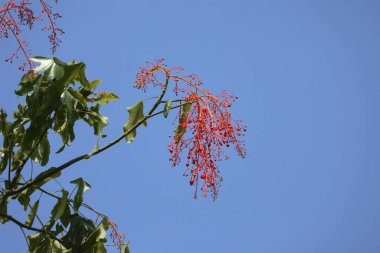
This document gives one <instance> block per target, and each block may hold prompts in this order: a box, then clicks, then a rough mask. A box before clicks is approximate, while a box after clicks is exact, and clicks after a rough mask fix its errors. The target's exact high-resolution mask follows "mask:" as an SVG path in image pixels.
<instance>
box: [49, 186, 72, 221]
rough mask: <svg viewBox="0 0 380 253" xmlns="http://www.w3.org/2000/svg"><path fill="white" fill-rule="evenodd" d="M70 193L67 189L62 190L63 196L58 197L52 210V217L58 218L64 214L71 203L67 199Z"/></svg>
mask: <svg viewBox="0 0 380 253" xmlns="http://www.w3.org/2000/svg"><path fill="white" fill-rule="evenodd" d="M68 195H69V193H68V192H67V191H65V190H62V198H60V199H58V202H57V204H56V205H55V206H54V208H53V210H52V211H51V219H52V220H58V219H59V218H61V216H62V215H63V214H64V212H65V210H66V208H67V206H68V205H69V203H68V201H67V197H68Z"/></svg>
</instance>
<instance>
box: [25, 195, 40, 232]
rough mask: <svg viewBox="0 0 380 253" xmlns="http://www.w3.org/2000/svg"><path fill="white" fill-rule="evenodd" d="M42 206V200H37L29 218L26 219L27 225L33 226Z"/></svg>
mask: <svg viewBox="0 0 380 253" xmlns="http://www.w3.org/2000/svg"><path fill="white" fill-rule="evenodd" d="M39 205H40V200H37V201H36V202H35V203H34V204H33V206H32V207H31V208H30V212H29V214H28V218H27V219H26V222H25V225H27V226H32V225H33V221H34V218H35V217H36V214H37V210H38V206H39Z"/></svg>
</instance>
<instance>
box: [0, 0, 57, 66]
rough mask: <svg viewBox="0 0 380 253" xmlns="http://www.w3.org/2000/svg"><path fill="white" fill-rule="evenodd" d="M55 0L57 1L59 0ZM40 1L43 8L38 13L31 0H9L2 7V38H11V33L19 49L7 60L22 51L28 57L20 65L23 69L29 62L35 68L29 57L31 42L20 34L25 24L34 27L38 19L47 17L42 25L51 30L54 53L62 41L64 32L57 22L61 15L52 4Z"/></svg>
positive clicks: (8, 59)
mask: <svg viewBox="0 0 380 253" xmlns="http://www.w3.org/2000/svg"><path fill="white" fill-rule="evenodd" d="M54 1H55V2H57V0H54ZM36 2H37V1H36ZM38 2H39V5H40V6H41V10H40V11H39V12H38V13H36V12H35V11H34V10H33V9H34V8H33V4H32V1H31V0H19V1H15V0H8V1H7V2H6V3H5V4H4V5H3V6H2V7H0V39H2V38H9V35H11V36H12V37H13V38H14V39H15V40H16V42H17V49H16V50H15V51H14V52H13V53H12V54H11V56H10V57H8V58H7V59H6V60H5V61H7V62H12V61H13V60H14V59H16V58H18V56H19V53H20V52H21V53H22V54H23V55H24V57H25V59H26V62H25V63H23V64H22V65H21V66H20V67H19V69H21V70H24V68H25V66H26V65H27V64H28V66H29V69H32V68H33V65H32V62H31V60H30V59H29V56H30V53H31V52H30V50H28V49H27V46H28V44H29V43H28V42H27V41H26V40H24V39H23V38H22V37H21V36H20V35H21V33H22V28H23V27H24V26H26V27H28V28H29V29H32V28H33V25H34V23H35V22H36V21H42V20H43V19H44V18H46V19H47V20H48V22H47V25H45V26H43V27H42V30H43V31H48V32H49V35H48V37H49V40H50V44H51V50H52V52H53V53H54V52H55V51H56V50H57V47H58V46H59V45H60V43H61V40H60V39H59V36H61V35H62V34H63V33H64V31H63V30H62V29H61V28H58V27H57V26H56V23H55V20H56V19H59V18H61V16H60V15H59V14H58V13H53V11H52V8H51V6H50V4H48V3H47V2H46V1H45V0H39V1H38ZM34 4H35V3H34Z"/></svg>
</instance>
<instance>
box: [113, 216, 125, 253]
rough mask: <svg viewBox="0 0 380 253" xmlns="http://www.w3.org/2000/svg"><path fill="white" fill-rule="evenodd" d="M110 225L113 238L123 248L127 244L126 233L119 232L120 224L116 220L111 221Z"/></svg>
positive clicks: (119, 247)
mask: <svg viewBox="0 0 380 253" xmlns="http://www.w3.org/2000/svg"><path fill="white" fill-rule="evenodd" d="M109 225H110V227H111V233H110V237H111V240H112V242H113V243H114V244H115V245H116V246H117V248H118V249H119V250H121V249H122V248H123V246H124V244H125V243H124V241H125V234H123V233H120V232H119V226H118V225H117V224H116V223H115V222H113V221H110V222H109Z"/></svg>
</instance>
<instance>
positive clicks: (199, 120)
mask: <svg viewBox="0 0 380 253" xmlns="http://www.w3.org/2000/svg"><path fill="white" fill-rule="evenodd" d="M183 70H184V69H183V68H182V67H176V68H167V67H166V65H165V64H164V63H163V59H160V60H158V61H157V62H156V63H148V64H147V66H146V67H143V68H140V71H139V72H138V73H137V81H136V83H135V86H136V87H137V88H139V89H143V90H144V91H146V90H147V87H148V84H152V85H153V86H160V87H164V82H161V81H160V79H159V78H158V76H157V74H158V73H159V72H161V73H164V74H165V76H166V79H167V80H169V79H172V80H174V84H175V85H174V87H173V92H174V93H175V94H176V95H179V94H181V95H182V96H183V101H184V103H185V104H184V106H182V107H181V109H180V110H179V111H178V116H177V117H178V119H179V124H178V127H177V129H176V131H175V134H174V140H173V141H172V142H171V143H170V145H169V151H170V153H171V158H170V161H171V162H172V165H173V166H177V165H179V164H180V161H181V153H183V152H185V153H186V154H187V156H186V157H187V162H186V172H185V174H184V175H185V176H190V185H193V184H194V183H195V187H196V189H195V197H196V194H197V191H198V187H200V189H201V191H202V192H203V194H204V195H205V196H206V195H207V194H208V193H209V192H210V193H211V194H212V196H213V197H214V199H215V198H216V197H217V193H218V187H219V186H220V183H221V181H222V180H223V179H222V177H221V176H220V171H219V169H218V166H217V162H218V161H221V160H223V159H228V155H227V154H226V153H225V148H228V147H229V146H230V145H232V146H234V147H235V149H236V151H237V153H238V155H240V156H241V157H245V154H246V152H245V147H244V142H243V141H242V140H241V138H240V137H242V136H243V135H244V134H245V131H246V127H245V126H244V125H243V123H242V122H241V121H240V120H235V119H233V118H232V117H231V113H230V112H229V108H230V107H231V105H232V103H233V102H234V101H235V100H236V99H237V97H236V96H233V95H231V94H229V93H227V92H226V91H224V92H222V93H221V94H220V95H218V96H215V95H213V94H212V93H211V92H210V91H208V90H206V89H202V88H200V87H199V86H200V85H201V84H202V82H201V81H200V80H199V78H198V77H197V76H196V75H194V74H190V75H180V72H182V71H183Z"/></svg>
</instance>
